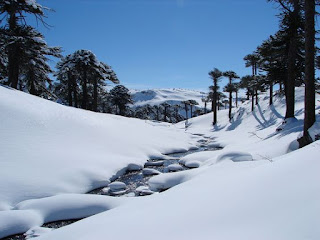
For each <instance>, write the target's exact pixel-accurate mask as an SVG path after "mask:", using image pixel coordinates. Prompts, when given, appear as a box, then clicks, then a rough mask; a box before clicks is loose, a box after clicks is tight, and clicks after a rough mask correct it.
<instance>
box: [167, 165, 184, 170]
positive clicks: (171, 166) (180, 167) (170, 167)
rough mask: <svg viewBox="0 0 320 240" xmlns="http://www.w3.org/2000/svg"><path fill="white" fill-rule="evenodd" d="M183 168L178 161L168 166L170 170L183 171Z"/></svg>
mask: <svg viewBox="0 0 320 240" xmlns="http://www.w3.org/2000/svg"><path fill="white" fill-rule="evenodd" d="M182 170H183V167H182V166H181V165H179V164H177V163H174V164H170V165H169V166H168V171H169V172H177V171H182Z"/></svg>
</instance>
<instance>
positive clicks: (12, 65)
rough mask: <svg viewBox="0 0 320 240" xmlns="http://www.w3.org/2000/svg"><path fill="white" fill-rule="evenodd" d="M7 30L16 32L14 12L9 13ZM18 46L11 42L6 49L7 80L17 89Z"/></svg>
mask: <svg viewBox="0 0 320 240" xmlns="http://www.w3.org/2000/svg"><path fill="white" fill-rule="evenodd" d="M9 15H10V18H9V29H10V31H11V33H14V32H15V31H16V27H17V16H16V14H15V12H10V13H9ZM19 52H20V51H19V46H18V43H16V42H13V43H11V44H10V46H9V48H8V80H9V83H10V86H11V87H12V88H15V89H18V82H19V68H20V61H19V60H20V58H19Z"/></svg>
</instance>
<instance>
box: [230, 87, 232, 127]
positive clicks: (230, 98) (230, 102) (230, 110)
mask: <svg viewBox="0 0 320 240" xmlns="http://www.w3.org/2000/svg"><path fill="white" fill-rule="evenodd" d="M231 109H232V92H231V91H230V92H229V121H231Z"/></svg>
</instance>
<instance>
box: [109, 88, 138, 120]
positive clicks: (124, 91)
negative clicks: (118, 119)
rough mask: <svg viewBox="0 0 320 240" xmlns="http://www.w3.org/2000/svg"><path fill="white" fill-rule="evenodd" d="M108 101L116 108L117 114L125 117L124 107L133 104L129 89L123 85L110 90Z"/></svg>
mask: <svg viewBox="0 0 320 240" xmlns="http://www.w3.org/2000/svg"><path fill="white" fill-rule="evenodd" d="M109 101H110V102H111V103H112V104H114V105H116V106H117V114H119V115H121V116H125V115H126V107H127V105H128V104H129V103H133V101H132V98H131V95H130V93H129V89H128V88H126V87H125V86H123V85H117V86H115V87H114V88H113V89H111V90H110V93H109Z"/></svg>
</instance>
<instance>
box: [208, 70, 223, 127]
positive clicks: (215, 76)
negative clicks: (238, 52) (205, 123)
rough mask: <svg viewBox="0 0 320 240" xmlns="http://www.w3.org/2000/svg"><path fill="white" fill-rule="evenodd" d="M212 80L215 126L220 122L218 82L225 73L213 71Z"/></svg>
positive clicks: (211, 72) (211, 73) (210, 73)
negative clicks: (218, 115) (218, 117)
mask: <svg viewBox="0 0 320 240" xmlns="http://www.w3.org/2000/svg"><path fill="white" fill-rule="evenodd" d="M209 76H210V78H211V79H212V80H213V88H212V92H213V94H212V110H213V122H212V124H213V125H215V124H216V123H217V121H218V119H217V99H218V95H217V91H218V82H219V80H220V79H221V78H222V76H223V73H222V72H221V71H220V70H219V69H217V68H214V69H213V70H212V71H210V72H209Z"/></svg>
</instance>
